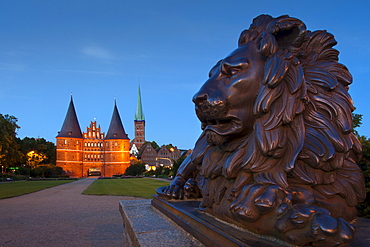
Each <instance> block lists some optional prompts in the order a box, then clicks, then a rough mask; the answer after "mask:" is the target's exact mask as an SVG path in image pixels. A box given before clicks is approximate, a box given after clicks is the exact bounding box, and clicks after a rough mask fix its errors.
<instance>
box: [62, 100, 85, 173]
mask: <svg viewBox="0 0 370 247" xmlns="http://www.w3.org/2000/svg"><path fill="white" fill-rule="evenodd" d="M56 143H57V145H56V146H57V166H60V167H62V168H63V170H64V171H65V172H66V173H67V174H68V175H69V176H70V177H82V176H83V174H82V173H83V171H82V170H83V136H82V132H81V128H80V124H79V123H78V119H77V114H76V110H75V107H74V104H73V99H72V96H71V101H70V103H69V107H68V111H67V115H66V117H65V119H64V123H63V126H62V129H61V130H60V131H59V132H58V135H57V136H56Z"/></svg>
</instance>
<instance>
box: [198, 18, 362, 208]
mask: <svg viewBox="0 0 370 247" xmlns="http://www.w3.org/2000/svg"><path fill="white" fill-rule="evenodd" d="M248 42H255V43H256V44H257V47H258V49H259V52H260V54H261V55H262V56H264V57H266V59H267V61H266V66H265V69H264V79H263V81H261V82H258V83H260V85H259V93H258V96H257V100H256V102H255V104H254V109H253V113H254V115H255V116H256V117H257V119H256V121H255V123H254V130H253V132H252V134H251V135H249V136H248V137H247V138H246V140H244V141H243V142H242V143H241V144H238V145H239V147H238V149H237V150H236V151H233V152H228V157H227V158H220V161H222V162H219V163H220V164H219V165H216V166H214V167H213V168H209V167H202V166H204V165H205V163H207V160H209V157H208V156H209V155H210V153H211V151H210V150H211V149H215V147H212V146H211V145H209V144H208V143H207V141H206V140H205V137H204V134H203V135H201V137H200V139H199V140H198V142H197V144H196V147H195V149H194V151H193V154H192V157H191V159H192V161H193V162H194V163H195V164H198V165H199V167H200V173H201V174H202V173H203V174H207V173H213V177H215V176H223V177H224V178H226V179H229V180H230V179H235V180H236V181H237V182H236V183H235V184H234V186H238V184H246V183H251V182H253V183H261V184H276V185H278V186H280V187H281V188H288V187H289V186H290V185H292V184H301V185H308V186H311V187H312V188H313V189H314V190H315V191H318V192H320V193H322V194H323V195H325V196H326V197H330V196H332V195H340V196H341V197H342V198H344V199H345V200H346V202H347V204H348V205H349V206H354V205H356V204H357V202H359V201H362V200H363V199H364V197H365V191H364V186H363V183H364V182H363V180H362V179H363V177H362V175H361V171H360V169H359V167H358V166H357V165H356V162H357V161H358V160H359V158H360V155H361V151H362V150H361V145H360V143H359V141H358V140H357V138H356V137H355V135H354V134H353V133H352V111H353V110H354V107H353V103H352V99H351V97H350V95H349V94H348V86H349V85H350V84H351V83H352V76H351V74H350V73H349V71H348V69H347V68H346V67H345V66H344V65H342V64H340V63H338V54H339V52H338V51H337V50H335V49H333V48H332V47H333V46H334V45H336V41H335V39H334V37H333V35H332V34H330V33H328V32H326V31H315V32H310V31H307V30H306V27H305V25H304V24H303V22H301V21H300V20H298V19H295V18H291V17H289V16H281V17H278V18H272V17H271V16H268V15H261V16H259V17H257V18H256V19H254V20H253V23H252V24H251V26H250V28H249V29H248V30H245V31H243V32H242V33H241V35H240V38H239V46H243V45H244V44H247V43H248ZM213 151H214V150H213ZM208 163H209V164H210V163H211V162H208ZM202 169H203V171H202ZM207 169H208V170H207ZM210 169H211V170H212V171H209V170H210ZM240 174H244V175H243V176H241V175H240ZM240 180H242V181H240Z"/></svg>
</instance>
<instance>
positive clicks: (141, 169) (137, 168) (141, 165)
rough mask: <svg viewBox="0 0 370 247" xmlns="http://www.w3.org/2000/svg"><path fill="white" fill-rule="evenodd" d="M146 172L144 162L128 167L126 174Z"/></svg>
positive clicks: (138, 174)
mask: <svg viewBox="0 0 370 247" xmlns="http://www.w3.org/2000/svg"><path fill="white" fill-rule="evenodd" d="M144 172H145V164H144V163H136V164H133V165H130V166H129V167H127V169H126V172H125V175H127V176H141V175H143V173H144Z"/></svg>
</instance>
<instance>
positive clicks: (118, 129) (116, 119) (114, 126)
mask: <svg viewBox="0 0 370 247" xmlns="http://www.w3.org/2000/svg"><path fill="white" fill-rule="evenodd" d="M105 139H129V138H128V136H127V134H126V132H125V129H124V128H123V124H122V121H121V117H120V115H119V113H118V109H117V105H116V101H114V109H113V115H112V120H111V121H110V125H109V129H108V133H107V135H106V136H105Z"/></svg>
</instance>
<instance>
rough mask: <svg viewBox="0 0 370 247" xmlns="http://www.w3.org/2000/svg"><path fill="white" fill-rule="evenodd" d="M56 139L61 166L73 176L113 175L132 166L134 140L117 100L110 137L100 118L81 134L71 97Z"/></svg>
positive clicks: (58, 159) (58, 160)
mask: <svg viewBox="0 0 370 247" xmlns="http://www.w3.org/2000/svg"><path fill="white" fill-rule="evenodd" d="M56 142H57V166H60V167H62V168H63V170H64V172H65V173H66V174H67V175H69V176H70V177H74V178H80V177H87V176H89V175H100V176H105V177H111V176H113V175H120V174H124V172H125V171H126V168H127V167H128V166H129V165H130V153H129V150H130V139H129V138H128V136H127V134H126V132H125V130H124V127H123V124H122V121H121V118H120V115H119V112H118V109H117V105H116V103H115V104H114V109H113V115H112V119H111V123H110V126H109V129H108V133H107V135H106V136H104V133H103V132H101V128H100V126H97V123H96V121H92V122H90V127H87V129H86V132H84V133H81V129H80V125H79V123H78V119H77V114H76V111H75V108H74V104H73V100H72V97H71V101H70V104H69V108H68V111H67V115H66V118H65V120H64V123H63V126H62V129H61V131H60V132H59V133H58V135H57V137H56Z"/></svg>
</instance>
